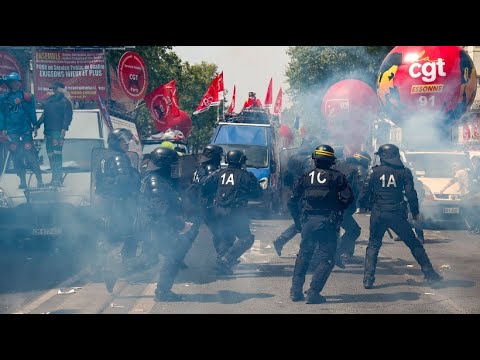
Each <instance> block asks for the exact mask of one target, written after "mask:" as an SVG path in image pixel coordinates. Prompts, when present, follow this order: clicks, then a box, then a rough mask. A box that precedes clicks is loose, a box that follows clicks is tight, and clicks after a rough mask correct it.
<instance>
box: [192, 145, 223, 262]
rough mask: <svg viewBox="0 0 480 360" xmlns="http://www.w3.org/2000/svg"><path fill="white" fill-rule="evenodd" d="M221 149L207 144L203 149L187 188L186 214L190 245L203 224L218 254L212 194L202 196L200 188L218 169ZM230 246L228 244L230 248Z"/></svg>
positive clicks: (221, 153)
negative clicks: (190, 222) (189, 218)
mask: <svg viewBox="0 0 480 360" xmlns="http://www.w3.org/2000/svg"><path fill="white" fill-rule="evenodd" d="M222 155H223V148H222V147H220V146H218V145H214V144H208V145H207V146H205V147H204V148H203V152H202V156H201V158H200V162H199V164H198V165H197V167H196V169H195V172H194V173H193V179H192V183H191V184H190V186H189V187H188V188H187V199H188V201H187V202H188V206H187V213H188V212H190V214H191V218H192V222H193V225H192V228H191V230H190V233H191V238H190V244H193V242H194V241H195V238H196V237H197V236H198V232H199V228H200V225H201V224H202V223H203V222H205V224H206V225H207V226H208V228H209V230H210V232H211V233H212V237H213V245H214V247H215V250H216V252H217V256H218V254H219V241H220V239H219V236H218V233H217V226H216V221H215V217H214V215H213V197H212V194H208V195H207V196H205V197H204V196H202V186H203V184H204V183H205V180H206V179H207V177H208V176H209V175H211V174H212V173H213V172H215V171H217V170H219V169H220V163H221V160H222ZM231 245H232V244H230V246H231Z"/></svg>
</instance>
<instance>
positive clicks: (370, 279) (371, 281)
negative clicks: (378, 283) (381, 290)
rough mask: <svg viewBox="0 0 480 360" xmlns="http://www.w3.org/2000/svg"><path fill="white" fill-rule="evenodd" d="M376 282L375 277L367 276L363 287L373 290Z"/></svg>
mask: <svg viewBox="0 0 480 360" xmlns="http://www.w3.org/2000/svg"><path fill="white" fill-rule="evenodd" d="M374 282H375V277H368V276H365V277H364V278H363V287H364V288H365V289H372V288H373V284H374Z"/></svg>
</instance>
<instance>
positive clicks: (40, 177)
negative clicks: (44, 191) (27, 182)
mask: <svg viewBox="0 0 480 360" xmlns="http://www.w3.org/2000/svg"><path fill="white" fill-rule="evenodd" d="M35 177H36V178H37V187H38V188H43V187H45V184H44V183H43V180H42V174H35Z"/></svg>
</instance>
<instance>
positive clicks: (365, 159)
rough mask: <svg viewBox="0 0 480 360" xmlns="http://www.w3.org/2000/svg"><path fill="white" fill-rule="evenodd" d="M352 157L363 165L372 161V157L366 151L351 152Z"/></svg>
mask: <svg viewBox="0 0 480 360" xmlns="http://www.w3.org/2000/svg"><path fill="white" fill-rule="evenodd" d="M353 157H354V158H355V159H357V160H358V162H360V164H361V165H362V166H364V167H368V166H369V165H370V163H371V161H372V157H371V156H370V154H369V153H368V152H366V151H357V152H356V153H355V154H353Z"/></svg>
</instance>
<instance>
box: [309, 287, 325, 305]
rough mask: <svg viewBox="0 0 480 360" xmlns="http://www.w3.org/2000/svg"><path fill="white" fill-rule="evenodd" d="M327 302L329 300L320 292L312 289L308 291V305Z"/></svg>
mask: <svg viewBox="0 0 480 360" xmlns="http://www.w3.org/2000/svg"><path fill="white" fill-rule="evenodd" d="M326 301H327V299H325V297H323V296H322V295H320V294H319V293H318V292H316V291H314V290H311V289H310V290H308V291H307V298H306V301H305V302H306V303H307V304H323V303H324V302H326Z"/></svg>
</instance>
